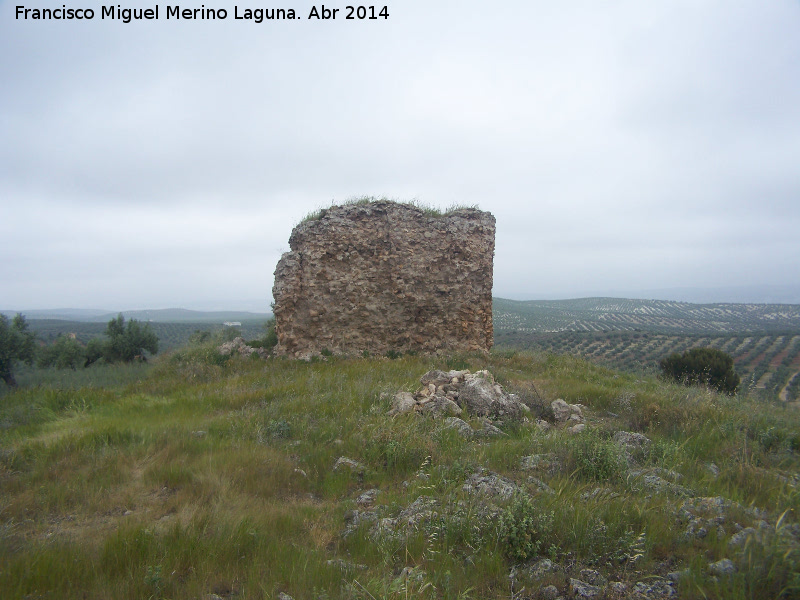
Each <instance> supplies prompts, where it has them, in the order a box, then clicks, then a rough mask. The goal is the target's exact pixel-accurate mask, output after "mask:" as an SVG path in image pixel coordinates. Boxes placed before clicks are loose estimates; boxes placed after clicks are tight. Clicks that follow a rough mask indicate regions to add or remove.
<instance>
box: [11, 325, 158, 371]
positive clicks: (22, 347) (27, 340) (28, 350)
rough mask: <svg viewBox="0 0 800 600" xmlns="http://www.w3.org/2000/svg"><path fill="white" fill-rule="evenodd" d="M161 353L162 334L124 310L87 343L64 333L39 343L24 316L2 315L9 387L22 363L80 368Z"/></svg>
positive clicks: (124, 361)
mask: <svg viewBox="0 0 800 600" xmlns="http://www.w3.org/2000/svg"><path fill="white" fill-rule="evenodd" d="M157 352H158V337H157V336H156V334H155V333H153V331H152V330H151V329H150V325H149V324H148V323H144V324H142V323H140V322H139V321H137V320H136V319H131V320H129V321H127V322H126V321H125V317H123V316H122V314H121V313H120V314H119V315H118V316H117V318H116V319H111V320H110V321H109V322H108V325H107V326H106V331H105V338H93V339H91V340H89V343H88V344H87V345H85V346H84V345H83V344H81V343H80V342H79V341H78V340H76V339H74V338H73V337H70V336H69V335H64V334H59V335H58V336H57V337H56V339H55V340H54V341H53V343H52V344H50V345H46V346H39V345H38V344H37V343H36V336H35V334H34V333H33V332H31V331H30V330H29V328H28V323H27V322H26V321H25V317H24V316H22V315H20V314H17V315H16V316H15V317H14V318H13V320H11V321H9V319H8V317H6V316H5V315H0V378H2V379H3V381H4V382H5V383H6V385H8V386H9V387H15V386H16V385H17V382H16V379H15V378H14V373H13V369H14V366H15V364H16V363H18V362H24V363H27V364H33V363H36V364H37V365H38V366H40V367H55V368H57V369H78V368H83V367H88V366H90V365H92V364H94V363H98V362H106V363H129V362H133V361H136V360H140V361H146V360H147V358H146V357H147V353H149V354H156V353H157Z"/></svg>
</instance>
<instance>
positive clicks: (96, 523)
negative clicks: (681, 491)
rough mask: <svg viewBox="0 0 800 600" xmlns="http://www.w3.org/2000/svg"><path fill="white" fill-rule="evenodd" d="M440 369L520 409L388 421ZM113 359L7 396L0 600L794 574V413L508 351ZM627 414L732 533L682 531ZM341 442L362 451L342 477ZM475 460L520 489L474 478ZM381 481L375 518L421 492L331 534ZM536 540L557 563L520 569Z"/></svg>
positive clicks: (740, 583) (799, 424)
mask: <svg viewBox="0 0 800 600" xmlns="http://www.w3.org/2000/svg"><path fill="white" fill-rule="evenodd" d="M431 368H441V369H449V368H468V369H470V370H472V371H475V370H478V369H482V368H487V369H489V370H490V371H491V372H492V373H493V374H494V375H495V377H496V379H497V381H498V382H500V383H501V384H502V385H503V386H505V387H506V388H507V389H508V390H510V391H512V392H515V393H517V394H518V395H519V396H520V398H522V399H523V400H524V401H526V402H527V403H528V404H529V405H530V406H531V407H532V413H531V419H530V420H529V421H528V422H525V423H521V424H510V423H507V424H504V425H502V429H503V430H504V432H505V434H506V435H504V436H500V437H496V438H476V439H465V438H463V437H461V436H460V435H459V434H458V433H457V432H455V431H454V430H451V429H447V428H444V427H443V426H442V423H441V422H440V421H436V420H433V419H429V418H423V417H420V416H417V415H414V414H410V415H401V416H398V417H396V418H390V417H387V416H386V412H387V411H388V409H389V406H390V397H391V394H392V393H394V392H395V391H398V390H401V389H402V390H414V389H416V388H417V387H418V381H419V377H420V376H421V375H422V374H423V373H425V372H426V371H427V370H429V369H431ZM118 369H119V370H117V371H115V372H114V373H113V376H112V375H111V371H108V372H102V373H101V372H100V371H92V369H88V370H87V373H91V372H94V373H95V374H96V375H97V377H98V379H97V380H96V381H83V382H79V381H77V380H75V381H66V380H65V381H62V382H60V383H59V382H57V381H52V382H50V383H48V384H47V385H41V386H35V387H28V388H24V389H21V390H18V391H15V392H10V393H7V394H6V395H4V396H3V397H2V399H1V400H0V489H1V490H2V494H0V589H2V590H4V592H3V597H8V598H33V597H81V598H98V599H99V598H170V599H179V598H187V599H188V598H202V597H206V596H207V595H209V594H216V595H218V596H220V597H223V598H277V597H278V594H279V593H281V592H286V593H288V594H290V595H291V596H292V597H294V598H295V599H298V600H299V599H303V598H308V599H317V598H364V599H369V598H398V599H399V598H407V597H408V598H410V597H414V598H476V599H477V598H510V597H511V596H512V592H514V593H517V592H519V590H520V589H521V588H522V587H523V586H524V587H525V588H526V590H527V592H528V593H530V594H531V596H530V597H536V593H537V590H538V589H539V588H541V587H543V586H544V585H547V584H551V583H552V584H554V585H556V586H557V587H559V590H560V592H561V593H562V594H567V593H568V581H569V578H570V577H578V578H580V569H582V568H593V569H597V570H599V571H601V572H602V573H603V574H604V575H605V576H606V577H607V578H608V579H609V580H610V581H624V582H627V583H629V584H630V585H633V583H635V582H637V581H645V580H648V578H652V577H654V576H664V575H666V572H668V571H679V570H683V569H687V570H688V575H687V576H686V577H684V579H682V583H681V584H680V586H679V591H680V595H681V597H685V598H710V597H725V598H729V597H730V598H750V599H754V598H775V597H785V598H789V597H792V594H796V593H797V591H798V589H800V577H798V575H797V573H798V572H799V571H800V550H798V540H797V537H798V536H797V532H796V523H797V515H798V510H800V489H799V487H798V482H797V479H796V478H793V475H794V474H796V473H797V472H798V468H799V467H800V454H799V453H800V415H798V413H797V412H796V410H795V409H793V408H791V407H786V406H781V405H778V404H775V403H765V402H763V401H761V400H759V399H758V398H757V397H756V396H748V395H740V396H738V397H734V398H729V397H726V396H721V395H718V394H716V393H713V392H711V391H708V390H705V389H701V388H686V387H682V386H677V385H671V384H666V383H664V382H661V381H659V380H658V379H656V378H654V377H651V376H646V375H641V374H631V373H623V372H619V371H614V370H610V369H606V368H603V367H600V366H597V365H594V364H592V363H589V362H586V361H584V360H582V359H580V358H575V357H571V356H563V355H561V356H559V355H552V354H546V353H523V352H515V351H502V352H497V353H494V354H491V355H489V356H469V355H467V356H456V357H449V358H446V357H440V358H435V357H422V356H404V357H401V358H397V359H395V360H388V359H385V358H375V359H343V358H331V359H329V360H325V361H315V362H310V363H307V362H299V361H289V360H279V359H273V360H269V361H261V360H250V359H241V358H239V357H233V358H228V359H222V358H220V357H219V356H218V355H216V353H215V351H214V350H213V348H212V347H210V346H196V347H192V348H186V349H183V350H181V351H179V352H176V353H174V354H172V355H168V356H164V357H159V358H158V359H156V360H154V361H153V362H152V363H151V364H150V365H147V366H146V367H145V368H144V369H142V367H141V366H130V367H119V368H118ZM126 369H129V370H126ZM112 380H116V382H112ZM555 398H563V399H565V400H566V401H567V402H568V403H580V404H582V405H583V406H584V407H585V408H584V412H585V416H586V420H587V430H586V431H585V432H584V433H583V434H579V435H571V434H569V433H566V432H564V431H560V430H556V429H553V430H550V431H549V432H543V431H541V430H540V429H539V428H538V427H537V426H536V424H535V418H536V416H544V417H547V411H548V407H549V403H550V401H552V400H554V399H555ZM465 419H466V420H467V421H468V422H470V424H471V425H472V426H473V427H474V428H479V427H480V420H479V419H476V418H472V417H470V416H469V415H466V416H465ZM619 430H624V431H635V432H641V433H644V434H645V435H646V436H648V438H650V439H651V440H652V441H651V443H650V445H648V446H647V447H646V448H642V449H639V450H637V451H635V452H632V455H633V457H634V458H635V460H636V461H637V463H638V465H639V467H640V468H643V469H650V470H651V472H656V471H657V470H658V469H663V470H665V471H674V472H675V473H677V474H680V476H681V477H680V481H679V484H680V485H681V486H683V487H684V488H685V489H687V490H690V491H691V492H692V493H694V494H695V495H696V497H699V498H702V497H716V496H721V497H724V498H726V499H728V500H730V501H732V502H735V503H738V504H737V505H735V506H734V505H732V506H731V507H730V508H729V509H728V510H727V511H726V521H725V522H724V523H722V528H723V529H724V531H721V530H719V528H718V527H717V526H716V525H715V526H714V527H709V532H708V535H706V536H705V537H703V538H691V539H689V538H686V537H685V536H684V531H685V530H686V528H687V525H688V522H687V517H686V514H685V512H684V511H683V508H682V507H683V505H684V503H685V502H686V498H685V497H683V496H680V495H678V494H676V493H671V492H665V493H656V492H653V491H652V490H647V489H645V488H642V487H641V485H640V484H639V481H640V480H637V479H636V478H634V477H632V476H630V475H629V473H628V470H627V463H626V462H625V456H624V455H623V453H622V451H621V449H620V448H619V446H617V445H616V444H615V443H614V442H613V434H614V432H616V431H619ZM532 454H546V455H548V456H552V457H553V459H554V460H555V461H556V462H557V463H558V464H559V465H561V466H560V468H558V469H555V470H552V471H536V472H531V471H526V470H524V469H523V468H522V466H521V464H520V459H521V458H522V457H524V456H530V455H532ZM340 456H346V457H349V458H351V459H353V460H356V461H358V462H360V463H361V464H362V465H363V469H359V470H355V471H350V470H349V469H342V470H339V471H334V470H333V465H334V463H335V461H336V459H337V458H338V457H340ZM710 463H713V464H714V465H716V468H717V469H718V474H716V475H714V474H713V473H712V471H711V470H710V468H709V464H710ZM479 469H488V470H490V471H494V472H496V473H498V474H500V475H503V476H505V477H507V478H508V479H510V480H511V481H513V482H514V483H515V484H516V485H517V486H518V487H519V490H520V492H519V493H518V494H517V495H516V496H514V497H513V498H511V499H509V500H501V499H497V498H495V499H491V500H487V499H485V498H482V497H480V496H476V495H474V494H470V493H468V492H466V491H464V489H463V485H464V483H465V481H466V480H467V479H468V478H469V477H470V476H471V475H472V474H474V473H476V472H478V470H479ZM657 472H662V471H657ZM531 477H536V478H538V479H540V480H542V481H544V482H545V483H546V484H547V485H548V486H549V487H550V489H551V490H552V493H546V492H540V491H538V487H537V485H538V484H536V483H535V482H533V480H531V479H530V478H531ZM373 488H375V489H379V490H380V493H379V494H378V496H377V497H376V500H375V504H376V506H377V511H378V513H379V518H383V519H401V518H402V514H403V511H404V510H405V509H406V507H408V506H409V505H410V504H412V503H413V502H415V501H417V500H418V499H419V498H421V497H422V498H423V499H424V498H431V499H433V500H432V502H434V505H433V506H434V508H433V509H432V511H431V512H430V513H429V514H427V516H425V517H423V518H419V519H418V520H416V521H414V522H413V523H411V522H409V523H408V524H403V525H402V527H397V528H395V529H391V528H388V529H387V528H383V529H377V530H376V529H374V527H373V525H372V523H371V522H364V523H362V524H361V525H359V526H357V527H355V528H353V530H352V531H351V532H350V533H349V534H348V535H344V534H343V532H344V531H345V529H346V527H347V526H348V525H347V524H348V523H350V522H352V519H353V518H354V517H353V515H354V514H356V513H355V511H362V512H363V510H364V507H362V506H359V505H358V504H357V503H356V498H357V497H358V496H359V495H360V494H361V493H363V492H364V491H365V490H368V489H373ZM426 502H427V501H426ZM753 508H758V509H759V510H763V511H765V512H764V513H763V514H762V513H754V512H753ZM706 517H709V518H710V517H711V515H706ZM704 518H705V517H704ZM762 519H763V520H764V521H766V524H765V526H766V527H767V528H768V529H769V530H770V531H771V532H773V533H772V535H771V536H768V538H767V539H766V541H765V543H763V544H757V543H752V542H750V543H748V544H747V545H745V546H744V547H741V548H734V547H732V546H730V545H729V541H730V538H731V536H732V535H733V534H734V533H735V531H736V529H735V524H736V523H738V524H739V525H741V526H743V527H749V526H757V521H760V520H762ZM545 557H546V558H549V559H551V560H553V561H554V562H556V563H557V564H559V565H560V567H561V568H560V570H558V571H555V572H553V573H550V574H547V575H546V576H544V577H542V578H538V579H537V578H534V577H532V576H531V575H530V574H529V573H528V572H526V571H525V569H524V566H525V565H526V564H530V563H531V561H533V562H535V561H536V560H538V559H540V558H545ZM723 558H730V559H731V560H733V561H734V562H735V563H736V565H737V567H738V570H737V572H736V573H735V574H734V575H733V576H731V577H729V578H720V579H718V580H716V581H715V580H713V579H712V578H710V577H709V576H708V572H707V566H708V564H709V563H710V562H714V561H717V560H720V559H723ZM328 561H333V562H330V563H329V562H328ZM515 565H516V566H517V567H518V569H517V570H515V571H514V572H515V573H516V575H515V577H514V578H510V577H509V575H510V573H512V567H514V566H515Z"/></svg>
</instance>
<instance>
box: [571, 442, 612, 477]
mask: <svg viewBox="0 0 800 600" xmlns="http://www.w3.org/2000/svg"><path fill="white" fill-rule="evenodd" d="M571 442H572V443H571V452H570V456H569V460H570V462H571V463H572V465H573V468H574V469H575V474H576V475H577V476H578V477H580V478H581V479H588V480H590V481H608V480H610V479H616V478H618V477H619V476H620V475H621V474H622V467H623V457H622V453H621V451H620V449H619V447H618V446H617V445H616V444H615V443H614V442H613V441H612V440H604V439H602V438H601V437H600V436H599V435H598V434H597V433H596V432H594V431H585V432H583V433H582V434H581V435H579V436H576V437H575V438H573V439H572V440H571Z"/></svg>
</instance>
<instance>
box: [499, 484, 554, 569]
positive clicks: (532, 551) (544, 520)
mask: <svg viewBox="0 0 800 600" xmlns="http://www.w3.org/2000/svg"><path fill="white" fill-rule="evenodd" d="M553 520H554V515H553V513H552V512H542V511H541V510H539V508H538V507H537V506H536V505H535V504H534V503H533V500H531V497H530V496H528V495H527V494H524V493H517V494H515V495H514V497H513V498H512V500H511V503H510V504H509V505H508V506H507V507H506V508H505V509H504V510H503V512H501V513H500V519H499V533H500V543H501V545H502V548H503V552H504V553H505V555H506V556H508V558H510V559H511V560H513V561H518V562H523V561H525V560H528V559H529V558H532V557H534V556H536V555H537V554H538V553H539V550H540V549H541V547H542V541H543V540H546V539H548V538H550V537H551V534H552V532H553Z"/></svg>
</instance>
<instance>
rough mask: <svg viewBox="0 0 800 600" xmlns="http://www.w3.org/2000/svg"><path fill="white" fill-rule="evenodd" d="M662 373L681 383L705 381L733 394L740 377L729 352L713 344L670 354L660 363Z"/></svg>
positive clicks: (701, 382) (696, 383) (697, 383)
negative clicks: (712, 346)
mask: <svg viewBox="0 0 800 600" xmlns="http://www.w3.org/2000/svg"><path fill="white" fill-rule="evenodd" d="M660 366H661V371H662V373H663V374H664V376H665V377H668V378H669V379H671V380H672V381H675V382H677V383H682V384H684V385H705V386H708V387H711V388H713V389H715V390H717V391H718V392H722V393H724V394H730V395H733V394H735V393H736V390H737V389H738V387H739V382H740V378H739V376H738V375H737V374H736V371H735V370H734V368H733V359H732V358H731V357H730V355H728V354H726V353H725V352H723V351H722V350H718V349H716V348H692V349H691V350H687V351H686V352H684V353H683V354H678V353H677V352H676V353H675V354H671V355H669V356H668V357H667V358H665V359H663V360H662V361H661V363H660Z"/></svg>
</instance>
